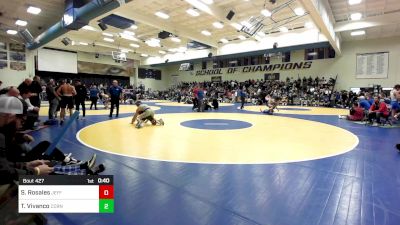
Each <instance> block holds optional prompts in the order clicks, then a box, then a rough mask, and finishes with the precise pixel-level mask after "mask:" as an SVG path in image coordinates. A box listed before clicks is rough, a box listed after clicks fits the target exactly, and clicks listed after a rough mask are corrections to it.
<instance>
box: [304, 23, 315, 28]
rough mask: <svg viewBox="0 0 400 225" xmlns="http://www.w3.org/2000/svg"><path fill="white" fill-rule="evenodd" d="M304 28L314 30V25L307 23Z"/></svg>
mask: <svg viewBox="0 0 400 225" xmlns="http://www.w3.org/2000/svg"><path fill="white" fill-rule="evenodd" d="M304 27H305V28H309V29H311V28H314V24H313V23H312V22H307V23H305V24H304Z"/></svg>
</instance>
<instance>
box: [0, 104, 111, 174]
mask: <svg viewBox="0 0 400 225" xmlns="http://www.w3.org/2000/svg"><path fill="white" fill-rule="evenodd" d="M0 104H1V105H2V107H1V108H0V160H1V164H2V165H1V166H0V174H1V175H2V178H3V174H2V173H3V172H5V171H9V172H13V171H14V173H18V174H32V173H33V174H36V175H40V174H42V175H46V174H50V173H56V174H80V175H86V174H94V173H98V172H102V171H104V166H103V165H99V166H98V167H96V168H95V171H93V170H92V169H93V167H94V164H95V161H96V156H95V155H94V156H93V157H92V159H91V160H89V161H87V162H81V163H79V162H78V161H76V162H75V163H76V164H73V165H70V166H69V167H66V166H65V164H63V163H65V162H66V161H67V160H68V161H71V158H70V155H69V156H65V155H64V154H63V153H62V152H61V151H60V150H57V149H55V150H54V151H53V153H52V154H51V155H50V156H46V155H45V154H44V152H45V151H46V150H47V148H48V147H49V146H50V143H49V142H41V143H39V144H38V145H37V146H35V147H34V148H33V149H31V151H27V152H20V153H21V154H18V153H17V154H15V152H13V151H14V150H15V149H14V148H13V143H15V141H16V140H17V139H18V137H17V135H16V130H17V129H18V128H19V127H20V126H22V124H23V121H24V117H25V115H24V114H25V113H24V112H26V111H24V107H23V104H22V102H21V101H20V100H18V99H17V98H15V97H0ZM22 139H24V141H31V140H33V139H32V138H31V137H29V136H22ZM43 159H49V160H55V161H53V162H50V161H47V160H43ZM57 160H60V161H61V160H62V162H58V161H57ZM24 162H26V163H24ZM12 165H20V166H18V169H13V168H12V167H13V166H12ZM29 166H33V167H31V168H30V167H29ZM14 167H15V166H14ZM20 170H21V171H20ZM10 175H12V176H11V177H9V178H8V179H15V178H17V176H18V175H17V174H14V175H13V174H10Z"/></svg>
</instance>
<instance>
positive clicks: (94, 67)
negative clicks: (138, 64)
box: [78, 61, 134, 77]
mask: <svg viewBox="0 0 400 225" xmlns="http://www.w3.org/2000/svg"><path fill="white" fill-rule="evenodd" d="M78 73H89V74H103V75H112V76H124V77H129V76H131V75H133V74H134V69H133V67H124V66H118V65H109V64H102V63H92V62H83V61H78Z"/></svg>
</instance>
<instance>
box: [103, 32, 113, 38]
mask: <svg viewBox="0 0 400 225" xmlns="http://www.w3.org/2000/svg"><path fill="white" fill-rule="evenodd" d="M103 35H104V36H107V37H113V36H114V35H112V34H110V33H106V32H103Z"/></svg>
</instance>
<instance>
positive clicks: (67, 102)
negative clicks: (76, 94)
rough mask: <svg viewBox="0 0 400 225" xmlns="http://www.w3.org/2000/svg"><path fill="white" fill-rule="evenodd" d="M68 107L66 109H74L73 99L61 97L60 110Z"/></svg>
mask: <svg viewBox="0 0 400 225" xmlns="http://www.w3.org/2000/svg"><path fill="white" fill-rule="evenodd" d="M67 106H68V109H73V108H74V98H73V97H72V96H61V101H60V108H62V109H65V108H66V107H67Z"/></svg>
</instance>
